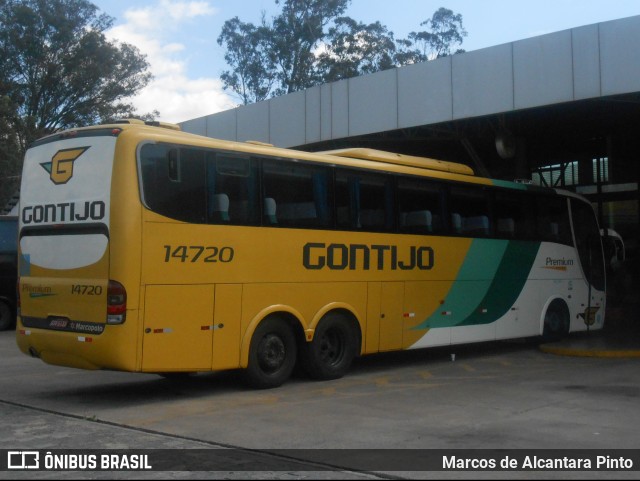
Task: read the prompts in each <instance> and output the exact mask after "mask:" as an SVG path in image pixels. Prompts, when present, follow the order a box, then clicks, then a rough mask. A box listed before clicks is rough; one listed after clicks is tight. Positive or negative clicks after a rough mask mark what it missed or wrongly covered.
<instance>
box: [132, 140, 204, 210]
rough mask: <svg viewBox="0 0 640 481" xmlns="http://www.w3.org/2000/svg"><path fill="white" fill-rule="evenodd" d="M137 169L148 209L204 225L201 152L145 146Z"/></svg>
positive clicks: (202, 157) (175, 147) (171, 147)
mask: <svg viewBox="0 0 640 481" xmlns="http://www.w3.org/2000/svg"><path fill="white" fill-rule="evenodd" d="M140 166H141V173H142V186H143V194H142V195H143V199H144V202H145V205H146V206H147V207H148V208H149V209H151V210H152V211H154V212H157V213H158V214H161V215H164V216H166V217H170V218H172V219H176V220H180V221H183V222H194V223H202V222H204V220H205V214H206V212H205V202H206V199H205V182H204V179H205V175H204V174H205V166H204V151H203V150H200V149H187V148H180V147H177V146H169V145H163V144H146V145H144V146H143V147H142V148H141V150H140Z"/></svg>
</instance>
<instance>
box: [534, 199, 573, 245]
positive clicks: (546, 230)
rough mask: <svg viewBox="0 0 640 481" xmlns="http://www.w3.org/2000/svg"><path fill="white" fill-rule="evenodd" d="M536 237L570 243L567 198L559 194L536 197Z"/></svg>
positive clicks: (548, 240)
mask: <svg viewBox="0 0 640 481" xmlns="http://www.w3.org/2000/svg"><path fill="white" fill-rule="evenodd" d="M536 204H537V205H536V220H537V230H538V237H539V238H540V239H542V240H544V241H547V242H558V243H560V244H566V245H572V244H573V241H572V239H571V227H570V225H569V213H568V209H569V207H568V205H567V199H566V198H565V197H561V196H548V195H545V196H540V197H537V198H536Z"/></svg>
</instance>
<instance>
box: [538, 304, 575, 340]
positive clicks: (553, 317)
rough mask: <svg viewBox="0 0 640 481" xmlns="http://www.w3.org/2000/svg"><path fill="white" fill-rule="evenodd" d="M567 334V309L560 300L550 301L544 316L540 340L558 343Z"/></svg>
mask: <svg viewBox="0 0 640 481" xmlns="http://www.w3.org/2000/svg"><path fill="white" fill-rule="evenodd" d="M567 334H569V308H568V307H567V304H566V303H565V302H564V301H563V300H561V299H555V300H553V301H551V304H549V307H548V308H547V312H546V314H545V315H544V327H543V330H542V340H543V341H545V342H548V341H559V340H560V339H562V338H563V337H565V336H566V335H567Z"/></svg>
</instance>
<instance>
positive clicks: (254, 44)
mask: <svg viewBox="0 0 640 481" xmlns="http://www.w3.org/2000/svg"><path fill="white" fill-rule="evenodd" d="M268 34H269V31H268V27H267V26H266V24H265V20H264V15H263V20H262V25H261V26H260V27H256V26H255V25H253V24H251V23H244V22H241V21H240V19H239V18H238V17H234V18H232V19H231V20H227V21H226V22H225V23H224V25H223V27H222V32H221V33H220V36H219V37H218V44H219V45H223V44H225V45H226V46H227V51H226V53H225V55H224V59H225V60H226V62H227V64H228V65H229V66H230V67H231V68H232V70H225V71H224V72H222V75H220V79H221V80H222V82H223V85H224V87H225V88H227V89H230V90H232V91H233V92H234V93H235V94H236V95H238V97H240V99H241V100H242V103H243V104H245V105H246V104H249V103H253V102H260V101H262V100H265V99H266V98H267V97H268V95H269V93H270V92H271V88H272V86H273V83H274V81H275V65H274V64H273V62H271V58H272V55H271V54H270V53H268V51H267V48H268V43H267V38H268Z"/></svg>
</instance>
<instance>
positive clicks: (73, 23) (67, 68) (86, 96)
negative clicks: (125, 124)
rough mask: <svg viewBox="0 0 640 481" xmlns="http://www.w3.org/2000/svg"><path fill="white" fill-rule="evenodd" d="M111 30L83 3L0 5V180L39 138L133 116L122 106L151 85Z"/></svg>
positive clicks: (39, 0) (139, 59)
mask: <svg viewBox="0 0 640 481" xmlns="http://www.w3.org/2000/svg"><path fill="white" fill-rule="evenodd" d="M112 23H113V19H112V18H111V17H109V16H107V15H104V14H98V8H97V7H96V6H95V5H93V4H92V3H90V2H89V1H88V0H0V98H1V99H2V102H1V105H0V126H1V127H2V133H1V134H0V144H2V147H1V148H0V156H1V157H0V163H2V164H3V170H2V172H0V175H2V176H4V177H8V175H7V174H6V173H7V172H11V175H12V176H13V175H14V173H15V172H20V170H21V159H22V157H23V155H24V152H25V150H26V148H27V146H28V145H29V144H30V143H31V142H33V141H34V140H35V139H37V138H39V137H41V136H43V135H46V134H49V133H52V132H55V131H57V130H60V129H64V128H69V127H75V126H78V125H89V124H95V123H99V122H103V121H106V120H109V119H113V118H116V117H127V116H131V115H132V114H133V113H134V107H133V106H132V105H131V104H130V103H128V102H127V99H128V98H129V97H131V96H133V95H134V94H135V93H136V92H138V91H139V90H140V89H142V88H143V87H145V86H146V85H147V84H148V82H149V81H150V80H151V75H150V74H149V73H148V72H147V69H148V67H149V65H148V63H147V61H146V59H145V57H144V56H143V55H142V54H140V52H139V51H138V49H137V48H135V47H134V46H132V45H128V44H116V43H112V42H109V41H108V40H107V39H106V37H105V35H104V32H105V31H106V30H107V29H109V28H110V27H111V25H112ZM5 166H7V170H5V169H4V167H5ZM4 183H5V182H4V181H3V184H4ZM10 194H11V193H6V192H5V196H6V195H10ZM0 200H1V198H0Z"/></svg>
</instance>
